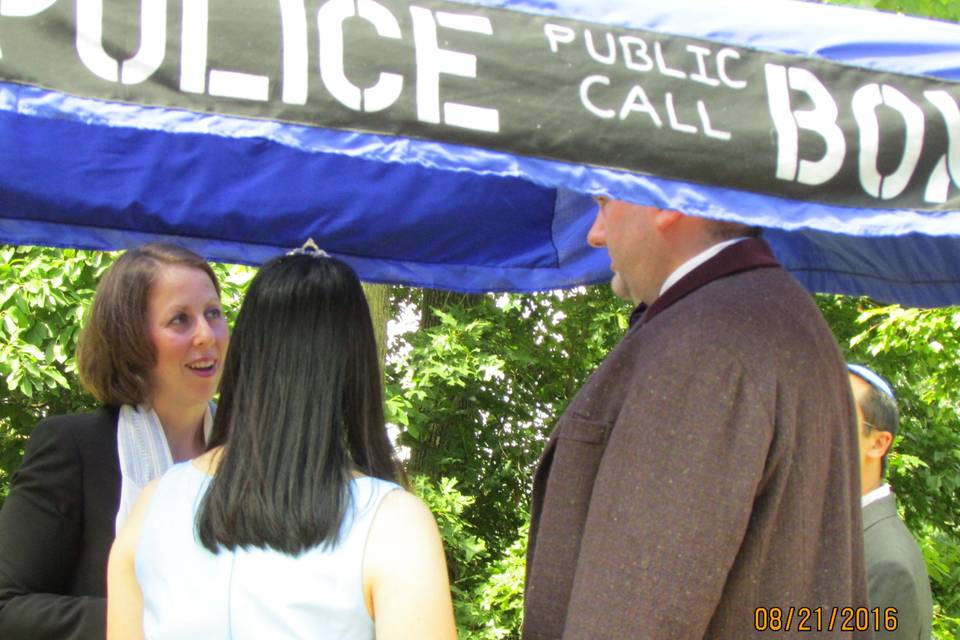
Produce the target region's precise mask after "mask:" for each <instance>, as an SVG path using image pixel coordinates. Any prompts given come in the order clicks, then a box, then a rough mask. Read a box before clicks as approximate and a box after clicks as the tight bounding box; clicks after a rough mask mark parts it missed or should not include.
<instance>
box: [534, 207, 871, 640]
mask: <svg viewBox="0 0 960 640" xmlns="http://www.w3.org/2000/svg"><path fill="white" fill-rule="evenodd" d="M598 203H599V205H600V210H599V212H598V215H597V219H596V221H595V222H594V225H593V227H592V228H591V230H590V233H589V235H588V240H589V242H590V243H591V244H592V245H594V246H597V247H600V246H604V247H606V248H607V251H608V252H609V254H610V260H611V268H612V270H613V272H614V276H613V280H612V287H613V289H614V291H615V292H616V293H617V294H618V295H620V296H622V297H626V298H628V299H630V300H632V301H633V302H635V303H637V304H638V307H637V309H636V311H635V312H634V315H633V318H632V321H631V326H630V329H629V330H628V332H627V334H626V335H625V336H624V338H623V340H622V341H621V342H620V344H619V345H618V346H617V347H616V348H615V349H614V351H612V352H611V353H610V355H609V356H608V357H607V358H606V360H604V362H603V363H602V364H601V366H600V367H599V368H598V369H597V371H596V372H594V374H593V375H592V376H591V377H590V378H589V379H588V380H587V382H586V383H585V384H584V386H583V388H582V389H581V390H580V391H579V393H578V394H577V395H576V397H575V398H574V399H573V400H572V402H571V404H570V406H569V407H568V409H567V411H566V412H565V413H564V415H563V416H562V417H561V418H560V420H559V422H558V423H557V426H556V428H555V430H554V432H553V434H552V435H551V438H550V441H549V443H548V444H547V447H546V449H545V451H544V453H543V455H542V457H541V459H540V464H539V468H538V470H537V474H536V477H535V480H534V495H533V507H532V509H533V511H532V514H533V523H532V528H531V533H530V547H529V555H528V563H527V586H526V600H525V612H524V629H523V637H524V639H525V640H554V639H557V638H563V639H565V640H574V639H576V640H604V639H611V640H613V639H616V640H624V639H634V638H637V639H646V638H670V639H686V638H691V639H692V638H716V639H718V640H740V639H742V638H771V640H772V639H773V638H777V639H779V638H811V637H814V638H817V637H829V638H851V637H855V638H869V637H871V633H870V628H871V625H872V623H873V621H872V620H868V621H867V622H863V620H862V618H863V614H864V613H867V612H866V611H865V610H864V609H865V608H866V606H867V598H866V585H865V581H864V568H863V542H862V535H861V532H862V524H861V514H860V508H859V502H858V501H859V494H860V484H859V482H860V481H859V474H858V467H857V441H856V439H855V435H856V430H855V427H854V425H855V417H854V416H855V414H854V407H853V404H852V399H851V394H850V391H849V386H848V384H847V379H846V375H847V374H846V369H845V366H844V362H843V359H842V357H841V354H840V351H839V349H838V348H837V345H836V343H835V341H834V338H833V336H832V335H831V333H830V330H829V328H828V327H827V325H826V323H825V322H824V321H823V318H822V317H821V316H820V313H819V311H818V309H817V307H816V306H815V305H814V303H813V301H812V300H811V299H810V296H809V295H808V294H807V293H806V292H805V291H804V290H803V289H802V288H801V286H800V285H799V284H798V283H797V282H796V281H795V280H794V279H793V277H792V276H790V275H789V274H788V273H787V272H786V271H785V270H784V269H783V268H782V267H781V266H780V265H779V264H778V263H777V261H776V260H775V259H774V258H773V256H772V254H771V253H770V250H769V248H768V246H767V245H766V243H765V242H763V241H762V240H760V239H759V238H756V237H746V238H744V237H742V236H749V235H751V233H750V232H751V230H750V229H749V228H747V227H744V226H742V225H736V224H731V223H721V222H715V221H710V220H706V219H703V218H696V217H692V216H686V215H682V214H680V213H678V212H676V211H667V210H662V209H655V208H651V207H644V206H639V205H633V204H629V203H626V202H621V201H614V200H608V199H607V198H598ZM644 303H647V304H646V305H645V304H644ZM858 612H859V617H860V618H861V620H860V621H857V620H856V619H855V618H856V617H857V615H858Z"/></svg>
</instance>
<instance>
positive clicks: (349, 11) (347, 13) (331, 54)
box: [317, 0, 363, 111]
mask: <svg viewBox="0 0 960 640" xmlns="http://www.w3.org/2000/svg"><path fill="white" fill-rule="evenodd" d="M354 9H355V6H354V2H353V0H330V1H329V2H327V3H325V4H324V5H323V6H321V7H320V10H319V11H317V28H318V30H319V36H320V78H321V79H322V80H323V84H324V86H325V87H326V88H327V91H329V92H330V95H332V96H333V97H334V98H336V99H337V101H338V102H340V104H342V105H343V106H345V107H347V108H349V109H353V110H354V111H360V110H362V109H363V105H362V103H361V100H362V98H361V93H360V88H359V87H357V86H356V85H355V84H353V83H352V82H350V80H348V79H347V76H346V73H345V72H344V68H343V23H344V21H346V19H347V18H352V17H353V16H355V15H356V13H355V11H354Z"/></svg>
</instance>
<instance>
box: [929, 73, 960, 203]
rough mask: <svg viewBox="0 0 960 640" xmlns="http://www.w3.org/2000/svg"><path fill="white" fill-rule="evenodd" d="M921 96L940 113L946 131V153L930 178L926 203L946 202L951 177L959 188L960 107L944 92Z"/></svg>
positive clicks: (933, 92) (939, 91) (937, 91)
mask: <svg viewBox="0 0 960 640" xmlns="http://www.w3.org/2000/svg"><path fill="white" fill-rule="evenodd" d="M923 95H924V97H925V98H926V99H927V100H928V101H929V102H930V103H931V104H933V106H935V107H936V108H937V109H938V110H939V111H940V115H942V116H943V122H944V125H946V129H947V153H946V154H944V155H943V156H941V157H940V161H939V162H937V166H936V168H935V169H934V172H933V174H931V176H930V181H929V182H928V183H927V191H926V200H927V202H946V201H947V196H948V195H949V192H950V182H951V177H952V179H953V184H955V185H956V186H957V187H960V106H958V105H957V102H956V101H955V100H954V99H953V97H951V96H950V94H949V93H947V92H946V91H942V90H936V91H924V92H923Z"/></svg>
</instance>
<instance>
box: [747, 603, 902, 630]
mask: <svg viewBox="0 0 960 640" xmlns="http://www.w3.org/2000/svg"><path fill="white" fill-rule="evenodd" d="M753 628H754V630H756V631H758V632H764V631H772V632H774V633H778V632H789V631H797V632H803V631H811V632H822V631H827V632H830V631H875V632H881V631H886V632H889V631H896V630H897V610H896V608H895V607H886V608H885V609H881V608H880V607H874V608H872V609H868V608H867V607H757V608H756V609H755V610H754V612H753Z"/></svg>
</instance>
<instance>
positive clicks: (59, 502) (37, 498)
mask: <svg viewBox="0 0 960 640" xmlns="http://www.w3.org/2000/svg"><path fill="white" fill-rule="evenodd" d="M82 479H83V476H82V468H81V462H80V457H79V454H78V451H77V448H76V445H75V444H74V442H73V440H72V436H71V434H70V429H65V428H63V427H62V426H58V425H56V424H52V423H50V422H49V421H44V422H41V423H40V424H38V425H37V426H36V427H35V428H34V431H33V434H32V435H31V438H30V442H29V443H28V445H27V450H26V454H25V456H24V460H23V464H22V465H21V467H20V469H19V470H18V471H17V472H16V473H15V474H14V477H13V484H12V487H11V489H10V494H9V496H8V497H7V499H6V501H5V502H4V505H3V509H2V510H0V638H4V640H86V639H88V638H89V639H93V638H97V639H101V638H103V637H104V635H105V633H106V631H105V630H106V602H105V599H104V598H96V597H77V596H68V595H63V594H65V593H67V592H68V591H69V585H70V583H71V581H72V579H73V574H74V571H75V569H76V565H77V558H78V555H79V553H80V549H81V545H82V543H83V540H82V522H81V518H82V512H83V494H82Z"/></svg>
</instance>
